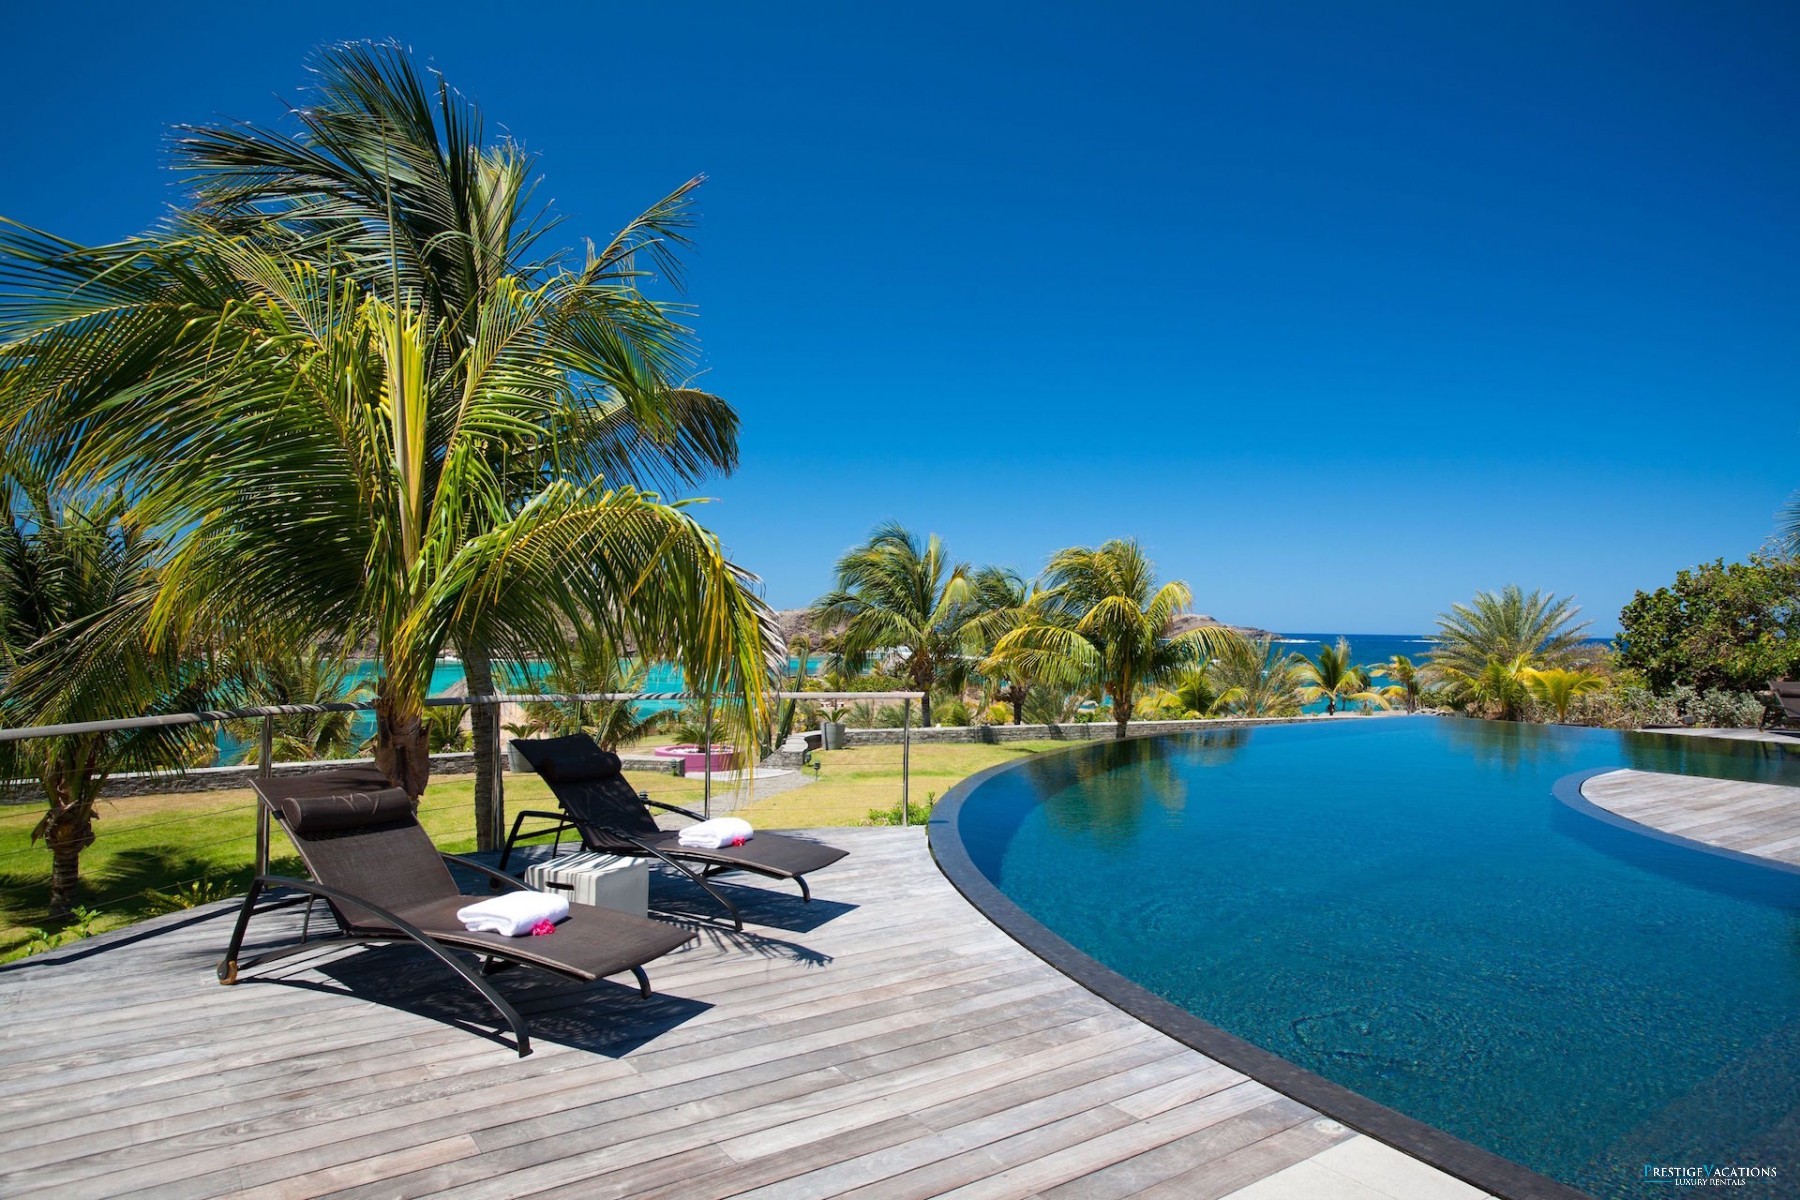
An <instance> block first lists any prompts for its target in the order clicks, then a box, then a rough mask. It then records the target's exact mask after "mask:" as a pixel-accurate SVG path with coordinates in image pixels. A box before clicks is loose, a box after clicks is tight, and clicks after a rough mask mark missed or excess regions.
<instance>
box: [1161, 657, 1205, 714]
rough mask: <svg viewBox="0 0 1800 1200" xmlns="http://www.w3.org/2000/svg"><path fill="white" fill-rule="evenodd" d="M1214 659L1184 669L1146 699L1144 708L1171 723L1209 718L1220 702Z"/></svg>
mask: <svg viewBox="0 0 1800 1200" xmlns="http://www.w3.org/2000/svg"><path fill="white" fill-rule="evenodd" d="M1212 665H1213V664H1212V660H1211V659H1207V660H1206V661H1204V662H1199V663H1192V664H1189V665H1188V666H1185V667H1183V668H1181V670H1180V671H1178V672H1177V673H1176V674H1175V676H1174V678H1172V679H1170V680H1169V681H1168V683H1167V684H1166V685H1165V686H1164V687H1162V688H1161V689H1160V690H1158V691H1156V692H1153V693H1151V695H1149V696H1148V697H1146V698H1145V700H1144V702H1143V704H1144V708H1145V709H1146V710H1148V711H1150V712H1152V713H1154V714H1155V715H1156V716H1157V717H1160V718H1162V719H1164V720H1170V721H1192V720H1196V719H1198V718H1200V717H1204V716H1208V715H1210V714H1211V712H1212V710H1213V706H1214V705H1216V704H1218V702H1219V689H1218V684H1217V682H1216V681H1215V679H1214V677H1213V671H1212Z"/></svg>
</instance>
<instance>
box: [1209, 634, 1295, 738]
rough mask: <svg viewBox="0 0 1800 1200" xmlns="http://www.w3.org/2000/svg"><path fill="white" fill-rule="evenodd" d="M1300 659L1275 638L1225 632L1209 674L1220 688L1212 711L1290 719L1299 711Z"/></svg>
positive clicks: (1242, 715) (1243, 715) (1234, 714)
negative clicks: (1249, 636)
mask: <svg viewBox="0 0 1800 1200" xmlns="http://www.w3.org/2000/svg"><path fill="white" fill-rule="evenodd" d="M1301 661H1302V660H1301V658H1300V656H1299V655H1297V654H1293V653H1291V652H1289V651H1284V650H1282V649H1281V648H1280V647H1279V646H1278V645H1277V644H1276V643H1275V639H1273V638H1268V637H1261V638H1255V639H1251V638H1246V637H1244V636H1243V635H1242V634H1238V633H1231V632H1227V634H1226V636H1225V639H1224V640H1223V642H1222V644H1221V645H1220V646H1219V648H1218V650H1217V651H1216V653H1215V654H1214V657H1213V660H1212V664H1211V671H1212V676H1213V682H1214V684H1215V685H1216V686H1217V687H1218V689H1219V698H1218V700H1217V701H1216V702H1215V703H1214V705H1213V711H1215V712H1219V713H1229V714H1231V715H1233V716H1239V717H1291V716H1294V715H1295V714H1297V713H1298V712H1299V711H1300V700H1299V695H1298V693H1299V689H1300V670H1299V665H1300V662H1301Z"/></svg>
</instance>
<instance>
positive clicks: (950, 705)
mask: <svg viewBox="0 0 1800 1200" xmlns="http://www.w3.org/2000/svg"><path fill="white" fill-rule="evenodd" d="M931 723H932V724H934V725H967V724H968V723H969V704H968V701H966V700H964V699H963V698H962V697H961V696H952V697H950V698H948V699H944V700H934V701H932V704H931Z"/></svg>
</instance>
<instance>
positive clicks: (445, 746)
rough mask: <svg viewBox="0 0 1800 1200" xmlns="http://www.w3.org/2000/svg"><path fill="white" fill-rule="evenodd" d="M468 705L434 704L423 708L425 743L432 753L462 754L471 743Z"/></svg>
mask: <svg viewBox="0 0 1800 1200" xmlns="http://www.w3.org/2000/svg"><path fill="white" fill-rule="evenodd" d="M469 724H470V722H469V706H468V705H466V704H434V705H432V706H430V707H429V708H427V709H426V710H425V744H426V745H427V746H429V747H430V748H431V752H432V753H433V754H462V753H464V752H465V751H467V750H468V749H469V747H470V746H471V745H472V744H473V738H472V736H471V735H470V732H469Z"/></svg>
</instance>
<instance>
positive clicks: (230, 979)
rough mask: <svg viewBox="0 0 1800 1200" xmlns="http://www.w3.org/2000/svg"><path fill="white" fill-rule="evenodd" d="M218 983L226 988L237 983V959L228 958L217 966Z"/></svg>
mask: <svg viewBox="0 0 1800 1200" xmlns="http://www.w3.org/2000/svg"><path fill="white" fill-rule="evenodd" d="M219 982H220V983H221V984H223V985H224V986H226V987H230V986H231V985H232V984H234V983H236V982H237V959H235V958H228V959H226V960H225V961H223V962H221V963H220V964H219Z"/></svg>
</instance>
